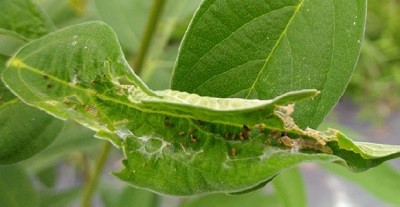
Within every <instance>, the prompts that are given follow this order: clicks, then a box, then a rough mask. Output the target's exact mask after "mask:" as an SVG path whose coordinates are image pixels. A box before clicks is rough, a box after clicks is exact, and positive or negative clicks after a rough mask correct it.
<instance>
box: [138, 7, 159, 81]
mask: <svg viewBox="0 0 400 207" xmlns="http://www.w3.org/2000/svg"><path fill="white" fill-rule="evenodd" d="M165 1H166V0H154V2H153V5H152V6H151V9H150V14H149V18H148V21H147V23H146V28H145V30H144V33H143V36H142V40H141V41H140V47H139V51H138V53H137V56H136V58H135V62H134V65H133V66H134V70H135V73H136V74H137V75H138V76H140V74H141V73H142V70H143V63H144V60H145V59H146V55H147V51H148V50H149V45H150V42H151V40H152V38H153V36H154V31H155V29H156V27H157V23H158V19H159V18H160V16H161V13H162V10H163V8H164V5H165Z"/></svg>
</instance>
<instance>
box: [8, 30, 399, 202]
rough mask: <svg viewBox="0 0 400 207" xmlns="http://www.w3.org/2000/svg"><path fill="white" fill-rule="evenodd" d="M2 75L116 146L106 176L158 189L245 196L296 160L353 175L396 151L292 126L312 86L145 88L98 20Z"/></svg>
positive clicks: (26, 50) (47, 43)
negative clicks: (276, 90)
mask: <svg viewBox="0 0 400 207" xmlns="http://www.w3.org/2000/svg"><path fill="white" fill-rule="evenodd" d="M2 78H3V81H5V83H6V85H7V86H8V87H9V88H10V89H11V90H12V91H13V92H14V93H15V94H18V96H19V97H20V98H21V99H23V100H24V101H26V102H27V103H29V104H32V105H34V106H36V107H38V108H40V109H43V110H45V111H47V112H48V113H51V114H53V115H55V116H57V117H59V118H61V119H67V118H70V119H74V120H76V121H78V122H79V123H81V124H83V125H85V126H86V127H89V128H91V129H93V130H94V131H96V136H97V137H98V138H102V139H108V140H110V141H112V142H113V143H114V144H115V145H116V146H118V147H122V148H123V150H124V153H125V156H126V158H127V159H126V160H124V161H123V164H124V166H125V168H124V169H123V170H122V171H121V172H119V173H114V174H115V175H116V176H118V177H119V178H121V179H122V180H125V181H127V182H129V183H131V184H133V185H135V186H138V187H141V188H148V189H151V190H153V191H156V192H159V193H164V194H170V195H193V194H200V193H207V192H230V193H237V192H247V191H248V190H250V189H257V188H260V187H261V186H263V185H265V183H267V182H268V181H270V180H271V179H272V178H273V177H275V176H276V175H277V174H278V173H279V172H280V171H281V170H283V169H285V168H288V167H292V166H294V165H297V164H299V163H302V162H336V163H339V164H342V165H344V166H347V167H349V169H351V170H356V171H360V170H366V169H368V168H370V167H373V166H376V165H378V164H380V163H382V162H383V161H385V160H387V159H392V158H395V157H398V156H400V147H392V149H391V151H387V152H384V153H381V152H375V151H366V150H364V149H362V148H360V149H358V148H355V147H353V146H354V145H355V146H358V145H357V143H353V142H351V141H350V142H349V141H348V139H347V138H346V137H344V135H342V134H341V133H340V132H337V131H335V130H331V133H323V132H318V131H314V130H312V129H306V130H302V129H300V128H299V127H297V126H296V125H295V123H294V122H293V120H292V119H291V117H290V114H291V112H292V111H293V110H294V108H293V105H289V103H294V102H297V101H300V100H303V99H307V98H309V99H311V100H312V97H314V96H316V95H317V94H318V92H317V91H316V90H313V89H308V90H300V91H293V92H289V93H286V94H282V95H280V96H277V97H275V98H273V99H271V100H257V99H253V100H247V99H221V98H210V97H201V96H198V95H196V94H188V93H186V92H179V91H172V90H164V91H152V90H150V89H149V88H147V86H146V85H145V84H144V83H143V82H142V81H141V80H140V79H139V78H138V77H137V76H136V75H135V74H134V73H133V72H132V69H131V68H130V67H129V65H128V64H127V63H126V61H125V59H124V56H123V53H122V51H121V48H120V47H119V44H118V42H117V38H116V35H115V34H114V33H113V31H112V30H111V29H110V27H108V26H107V25H105V24H103V23H99V22H92V23H86V24H82V25H76V26H72V27H69V28H66V29H63V30H60V31H58V32H56V33H53V34H50V35H48V36H46V37H44V38H41V39H39V40H36V41H33V42H31V43H29V44H28V45H26V46H24V47H23V48H22V49H21V50H20V51H19V52H18V53H17V54H16V56H14V57H13V58H12V59H11V60H10V61H9V65H8V68H7V69H6V70H5V71H4V72H3V74H2ZM316 97H317V96H316ZM376 146H378V145H375V147H376ZM358 153H361V155H362V156H361V155H360V154H358ZM372 156H373V157H372ZM149 178H151V179H149Z"/></svg>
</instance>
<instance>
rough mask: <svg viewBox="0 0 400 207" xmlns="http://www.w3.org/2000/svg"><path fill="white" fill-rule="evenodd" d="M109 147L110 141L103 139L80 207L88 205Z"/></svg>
mask: <svg viewBox="0 0 400 207" xmlns="http://www.w3.org/2000/svg"><path fill="white" fill-rule="evenodd" d="M110 149H111V144H110V142H108V141H105V142H104V143H103V147H102V149H101V152H100V156H99V158H98V159H97V160H96V165H95V169H94V171H93V175H92V176H91V178H90V180H89V183H87V185H86V189H85V194H84V197H83V200H82V205H81V206H82V207H89V206H90V203H91V200H92V195H93V192H94V190H95V188H96V186H97V183H98V181H99V175H100V173H101V171H102V170H103V168H104V165H105V164H106V160H107V156H108V153H109V152H110Z"/></svg>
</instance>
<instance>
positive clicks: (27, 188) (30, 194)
mask: <svg viewBox="0 0 400 207" xmlns="http://www.w3.org/2000/svg"><path fill="white" fill-rule="evenodd" d="M0 191H1V193H0V203H1V205H2V206H8V207H25V206H26V207H35V206H39V195H38V193H37V192H36V191H35V186H34V185H33V182H32V180H31V179H30V178H29V175H28V173H27V172H26V171H25V169H24V168H23V167H21V166H18V165H11V166H1V165H0Z"/></svg>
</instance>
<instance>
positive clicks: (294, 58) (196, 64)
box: [171, 0, 366, 128]
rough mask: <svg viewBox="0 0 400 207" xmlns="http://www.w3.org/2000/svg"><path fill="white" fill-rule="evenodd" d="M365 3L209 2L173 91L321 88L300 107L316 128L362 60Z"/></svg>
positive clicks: (266, 92) (188, 38)
mask: <svg viewBox="0 0 400 207" xmlns="http://www.w3.org/2000/svg"><path fill="white" fill-rule="evenodd" d="M365 16H366V0H334V1H325V0H322V1H321V0H285V1H276V0H266V1H259V0H247V1H242V0H233V1H225V0H205V1H203V3H202V4H201V6H200V8H199V9H198V11H197V12H196V14H195V16H194V17H193V19H192V22H191V23H190V26H189V29H188V31H187V32H186V34H185V37H184V40H183V42H182V44H181V47H180V53H179V55H178V59H177V64H176V65H175V68H174V73H173V77H172V80H171V88H172V89H174V90H180V91H187V92H189V93H196V94H200V95H203V96H213V97H238V98H247V99H252V98H256V99H272V98H274V97H276V96H278V95H281V94H283V93H286V92H288V91H294V90H301V89H304V88H315V89H317V90H319V91H321V95H319V96H317V97H316V98H315V99H314V100H307V101H302V102H300V103H298V104H297V105H296V107H297V110H296V111H295V112H294V114H293V118H294V120H295V121H296V123H297V125H298V126H299V127H301V128H306V127H311V128H316V127H318V125H319V124H320V123H321V121H322V120H323V119H324V117H325V116H326V115H327V114H328V113H329V112H330V111H331V109H332V108H333V106H334V105H335V104H336V103H337V101H338V100H339V98H340V97H341V95H342V93H343V92H344V89H345V88H346V86H347V83H348V82H349V80H350V77H351V75H352V73H353V69H354V66H355V64H356V62H357V59H358V55H359V52H360V48H361V43H362V39H363V33H364V23H365Z"/></svg>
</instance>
